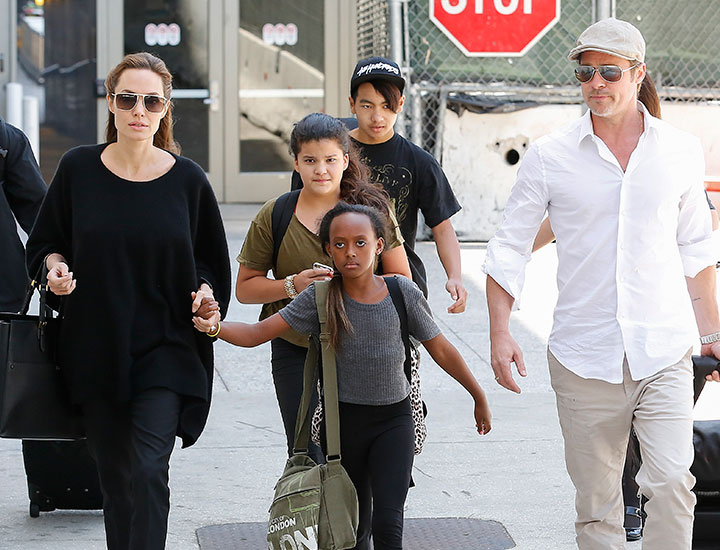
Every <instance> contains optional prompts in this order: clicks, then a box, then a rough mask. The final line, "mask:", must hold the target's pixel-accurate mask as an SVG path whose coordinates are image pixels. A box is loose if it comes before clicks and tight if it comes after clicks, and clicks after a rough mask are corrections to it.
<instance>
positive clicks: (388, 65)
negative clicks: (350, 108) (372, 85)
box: [350, 57, 405, 95]
mask: <svg viewBox="0 0 720 550" xmlns="http://www.w3.org/2000/svg"><path fill="white" fill-rule="evenodd" d="M373 80H387V81H389V82H391V83H393V84H395V86H397V87H398V88H399V89H400V93H401V94H402V93H403V90H405V79H404V78H403V77H402V72H400V67H398V64H397V63H395V62H394V61H391V60H389V59H386V58H384V57H368V58H367V59H361V60H360V61H358V64H357V65H355V69H354V70H353V74H352V78H351V79H350V95H352V93H353V92H354V91H355V90H357V88H358V86H360V84H362V83H363V82H370V81H373Z"/></svg>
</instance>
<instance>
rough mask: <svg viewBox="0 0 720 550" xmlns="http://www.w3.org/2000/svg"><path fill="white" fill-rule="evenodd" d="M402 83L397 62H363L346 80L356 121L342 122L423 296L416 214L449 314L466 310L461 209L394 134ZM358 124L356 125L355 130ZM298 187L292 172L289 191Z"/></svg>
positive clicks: (425, 161)
mask: <svg viewBox="0 0 720 550" xmlns="http://www.w3.org/2000/svg"><path fill="white" fill-rule="evenodd" d="M404 89H405V79H404V78H403V77H402V74H401V72H400V67H398V65H397V63H395V62H393V61H391V60H389V59H385V58H383V57H370V58H367V59H362V60H360V61H359V62H358V64H357V65H356V66H355V70H354V71H353V75H352V78H351V80H350V97H349V100H350V109H351V110H352V112H353V114H355V116H356V117H357V121H355V119H341V120H343V122H345V123H346V125H347V126H348V128H350V137H351V138H352V140H353V142H354V143H355V145H356V146H357V147H358V150H359V153H360V157H361V158H362V160H363V162H364V163H365V164H366V165H367V166H368V168H369V169H370V172H371V179H372V181H373V182H375V183H379V184H381V185H382V186H383V187H384V188H385V190H386V191H387V192H388V194H389V195H390V198H391V199H392V201H393V203H394V205H395V214H396V216H397V220H398V223H399V225H400V232H401V233H402V236H403V238H404V239H405V252H406V253H407V256H408V261H409V262H410V270H411V272H412V277H413V281H414V282H415V283H416V284H417V285H418V286H419V287H420V290H422V292H423V294H424V295H425V296H426V297H427V294H428V292H427V275H426V273H425V266H424V265H423V263H422V261H421V260H420V257H419V256H418V255H417V254H416V253H415V234H416V233H417V220H418V210H421V211H422V213H423V216H424V217H425V223H426V224H427V225H428V226H429V227H430V228H431V229H432V233H433V238H434V240H435V246H436V247H437V251H438V256H439V257H440V262H441V263H442V264H443V268H444V269H445V273H446V274H447V277H448V280H447V283H446V284H445V288H446V289H447V291H448V292H449V293H450V296H451V297H452V299H453V304H452V305H451V306H450V307H448V312H450V313H462V312H463V311H465V304H466V301H467V290H465V286H464V285H463V282H462V274H461V267H460V245H459V243H458V240H457V236H456V235H455V230H454V229H453V226H452V223H451V222H450V217H451V216H452V215H453V214H455V213H456V212H458V211H459V210H460V205H459V204H458V202H457V199H456V198H455V194H454V193H453V191H452V189H451V188H450V183H449V182H448V180H447V177H446V176H445V173H444V172H443V170H442V168H441V167H440V164H439V163H438V162H437V161H436V160H435V158H434V157H433V156H432V155H430V154H429V153H428V152H427V151H425V150H424V149H422V148H420V147H418V146H417V145H415V144H414V143H412V142H411V141H409V140H407V139H405V138H404V137H403V136H401V135H399V134H396V133H395V130H394V126H395V121H396V120H397V117H398V114H399V113H400V111H401V110H402V106H403V103H404V102H405V96H404V95H403V90H404ZM354 122H357V127H355V126H354V124H352V123H354ZM301 186H302V184H301V183H300V182H299V176H298V175H297V174H296V173H294V174H293V184H292V188H293V189H297V188H299V187H301Z"/></svg>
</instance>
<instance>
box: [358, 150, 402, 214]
mask: <svg viewBox="0 0 720 550" xmlns="http://www.w3.org/2000/svg"><path fill="white" fill-rule="evenodd" d="M362 161H363V162H364V163H365V164H367V165H368V166H370V180H371V181H372V182H373V183H377V184H380V185H382V186H383V187H384V188H385V190H386V191H387V192H388V194H389V195H390V199H391V200H392V202H393V206H394V208H395V216H396V218H397V221H398V223H399V224H400V225H401V226H402V225H403V223H404V222H405V220H406V219H407V216H408V212H409V210H410V205H409V204H408V202H407V201H408V197H409V196H410V191H411V189H412V185H413V176H412V172H411V171H410V170H408V169H407V168H405V167H404V166H397V167H396V166H394V165H392V164H383V165H381V166H373V165H372V164H371V163H370V159H369V158H368V157H367V156H365V155H362Z"/></svg>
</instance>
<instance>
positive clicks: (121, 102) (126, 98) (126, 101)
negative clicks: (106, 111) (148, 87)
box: [110, 93, 168, 113]
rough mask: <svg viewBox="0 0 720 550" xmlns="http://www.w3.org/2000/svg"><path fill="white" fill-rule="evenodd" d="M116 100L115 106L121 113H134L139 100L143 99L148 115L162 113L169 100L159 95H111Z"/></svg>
mask: <svg viewBox="0 0 720 550" xmlns="http://www.w3.org/2000/svg"><path fill="white" fill-rule="evenodd" d="M110 95H111V96H113V97H114V98H115V106H116V107H117V108H118V109H120V110H121V111H132V110H133V109H134V108H135V105H137V102H138V98H139V97H141V98H143V103H144V104H145V110H146V111H147V112H148V113H162V110H163V109H164V108H165V104H166V103H167V102H168V100H167V99H166V98H164V97H162V96H159V95H147V94H114V93H113V94H110Z"/></svg>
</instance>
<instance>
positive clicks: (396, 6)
mask: <svg viewBox="0 0 720 550" xmlns="http://www.w3.org/2000/svg"><path fill="white" fill-rule="evenodd" d="M402 4H403V1H402V0H388V15H389V19H390V21H389V22H390V58H391V59H392V60H393V61H394V62H395V63H397V64H398V67H402V66H403V24H402V22H403V13H402ZM405 76H406V77H407V75H405ZM395 131H396V132H398V133H399V134H402V135H405V117H404V116H403V113H402V112H401V113H400V115H399V116H398V118H397V122H396V123H395Z"/></svg>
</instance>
